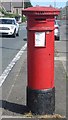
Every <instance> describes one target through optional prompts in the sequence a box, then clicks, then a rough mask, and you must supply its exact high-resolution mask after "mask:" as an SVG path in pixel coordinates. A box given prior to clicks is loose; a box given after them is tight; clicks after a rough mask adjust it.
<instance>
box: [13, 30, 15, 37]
mask: <svg viewBox="0 0 68 120" xmlns="http://www.w3.org/2000/svg"><path fill="white" fill-rule="evenodd" d="M13 37H14V38H15V37H16V29H15V30H14V33H13Z"/></svg>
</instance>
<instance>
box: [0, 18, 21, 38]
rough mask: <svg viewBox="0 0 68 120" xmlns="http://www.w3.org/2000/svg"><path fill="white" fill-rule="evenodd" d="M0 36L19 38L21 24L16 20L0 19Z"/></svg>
mask: <svg viewBox="0 0 68 120" xmlns="http://www.w3.org/2000/svg"><path fill="white" fill-rule="evenodd" d="M0 35H12V36H13V37H16V35H17V36H19V24H18V23H17V22H16V19H15V18H0Z"/></svg>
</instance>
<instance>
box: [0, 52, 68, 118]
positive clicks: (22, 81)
mask: <svg viewBox="0 0 68 120" xmlns="http://www.w3.org/2000/svg"><path fill="white" fill-rule="evenodd" d="M55 57H57V53H56V54H55ZM10 81H11V82H10ZM6 87H7V89H6ZM26 87H27V50H25V51H24V53H23V55H22V56H21V58H20V59H19V61H17V63H16V64H15V66H14V68H13V69H12V71H11V72H10V76H8V77H7V80H6V81H5V82H4V84H3V86H2V120H12V119H13V120H15V119H16V120H19V119H23V118H29V116H28V115H27V116H28V117H26V114H27V113H29V111H28V108H27V106H26ZM55 89H56V91H55V114H59V115H61V116H63V117H65V118H66V71H65V69H64V66H63V63H62V61H60V60H58V59H57V60H55ZM0 107H1V106H0ZM36 119H37V118H36ZM36 119H35V120H36ZM31 120H32V119H31Z"/></svg>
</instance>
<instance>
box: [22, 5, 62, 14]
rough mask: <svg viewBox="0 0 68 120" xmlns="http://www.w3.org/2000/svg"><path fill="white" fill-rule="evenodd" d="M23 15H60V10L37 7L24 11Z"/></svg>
mask: <svg viewBox="0 0 68 120" xmlns="http://www.w3.org/2000/svg"><path fill="white" fill-rule="evenodd" d="M22 12H23V14H24V15H26V16H28V15H54V16H56V15H58V14H59V12H60V10H59V9H57V8H54V7H42V6H36V7H29V8H26V9H24V10H23V11H22Z"/></svg>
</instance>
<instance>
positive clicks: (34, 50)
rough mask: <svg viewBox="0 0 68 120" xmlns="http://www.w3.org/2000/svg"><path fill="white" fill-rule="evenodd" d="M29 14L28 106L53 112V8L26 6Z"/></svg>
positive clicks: (42, 112)
mask: <svg viewBox="0 0 68 120" xmlns="http://www.w3.org/2000/svg"><path fill="white" fill-rule="evenodd" d="M22 12H23V14H24V15H26V16H27V79H28V80H27V106H28V107H29V109H30V110H31V111H32V113H34V114H53V113H54V111H55V85H54V17H55V16H56V15H58V14H59V10H58V9H55V8H53V7H40V6H37V7H30V8H27V9H24V10H23V11H22Z"/></svg>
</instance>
